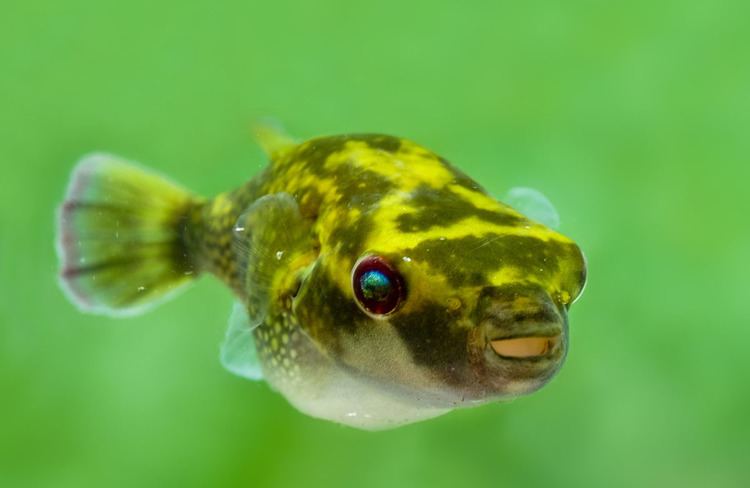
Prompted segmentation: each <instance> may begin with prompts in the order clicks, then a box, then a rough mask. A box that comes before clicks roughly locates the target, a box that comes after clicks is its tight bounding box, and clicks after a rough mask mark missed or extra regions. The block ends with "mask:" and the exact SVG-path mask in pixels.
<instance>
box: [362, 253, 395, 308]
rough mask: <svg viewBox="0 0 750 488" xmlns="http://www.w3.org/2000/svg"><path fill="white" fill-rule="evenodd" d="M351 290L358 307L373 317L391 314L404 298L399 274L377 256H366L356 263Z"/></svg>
mask: <svg viewBox="0 0 750 488" xmlns="http://www.w3.org/2000/svg"><path fill="white" fill-rule="evenodd" d="M352 288H353V289H354V296H355V297H357V302H359V305H360V306H361V307H362V308H363V309H364V310H365V311H367V312H369V313H371V314H373V315H387V314H389V313H391V312H393V311H394V310H396V308H398V306H399V304H400V303H401V301H402V300H403V299H404V297H405V296H406V288H405V287H404V280H403V278H402V277H401V275H400V274H399V272H398V271H396V270H395V269H394V268H393V267H392V266H391V265H390V264H388V262H386V261H385V260H384V259H383V258H381V257H379V256H366V257H364V258H362V259H360V260H359V262H357V264H356V265H355V266H354V271H353V272H352Z"/></svg>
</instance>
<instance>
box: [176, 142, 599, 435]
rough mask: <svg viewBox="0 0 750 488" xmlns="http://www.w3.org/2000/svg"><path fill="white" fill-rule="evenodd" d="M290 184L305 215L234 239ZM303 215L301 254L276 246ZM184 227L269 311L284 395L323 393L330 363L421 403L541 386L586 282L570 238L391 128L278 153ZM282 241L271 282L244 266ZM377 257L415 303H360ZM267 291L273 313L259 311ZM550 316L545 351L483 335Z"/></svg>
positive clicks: (201, 253)
mask: <svg viewBox="0 0 750 488" xmlns="http://www.w3.org/2000/svg"><path fill="white" fill-rule="evenodd" d="M280 193H286V194H288V195H291V197H293V201H295V202H296V204H297V205H298V211H296V212H294V211H293V209H292V210H288V211H286V212H287V213H286V214H285V215H286V216H287V217H289V218H284V217H283V216H282V218H277V219H276V220H279V221H278V222H269V223H268V224H267V225H265V226H264V227H263V229H264V230H263V231H262V232H261V233H263V232H264V233H266V234H267V235H258V234H257V233H256V234H255V235H254V239H255V241H253V242H252V243H249V244H248V242H246V241H247V239H248V236H249V235H251V234H252V232H253V229H247V232H245V233H239V234H238V232H237V231H236V230H235V226H236V224H237V222H238V219H240V217H241V215H242V214H243V212H245V211H246V209H247V208H248V207H249V206H251V205H252V204H253V202H255V201H256V200H257V199H258V198H259V197H261V196H264V195H274V194H280ZM260 214H261V215H262V212H261V213H260ZM295 218H298V219H299V221H298V222H300V223H301V224H299V225H298V226H297V227H301V228H303V229H304V232H303V233H299V232H298V233H296V234H298V235H297V236H296V237H294V238H293V239H294V242H296V244H294V245H292V246H291V247H292V248H294V249H288V248H289V247H290V246H289V245H288V244H285V245H286V247H287V248H282V247H283V246H282V247H279V246H277V241H278V239H279V236H280V235H282V234H283V232H284V231H283V229H285V228H286V227H285V225H287V223H288V222H290V221H292V222H296V221H295V220H294V219H295ZM290 219H291V220H290ZM274 229H276V230H274ZM184 235H185V241H186V242H187V247H188V252H189V254H190V255H191V256H192V259H193V261H194V262H195V263H196V266H197V269H198V271H206V272H210V273H212V274H214V275H216V276H217V277H219V278H220V279H221V280H222V281H224V282H225V283H226V284H227V285H228V286H229V287H231V288H232V290H234V292H235V294H236V295H237V296H238V297H239V298H240V299H241V300H242V301H243V302H244V303H246V304H247V306H248V308H249V309H250V315H251V317H258V318H259V319H260V320H262V321H263V323H262V324H261V325H260V326H259V327H258V328H257V329H255V340H256V346H257V348H258V351H259V353H260V355H261V359H262V365H263V370H264V374H265V375H266V377H267V378H268V379H269V381H270V382H271V384H272V385H274V386H275V387H276V388H278V389H280V390H281V391H282V392H283V393H285V394H286V395H287V396H288V397H289V396H294V394H295V393H294V392H295V391H296V389H300V388H302V389H304V388H307V389H308V390H311V389H315V388H317V387H320V388H323V386H320V385H321V384H322V383H320V382H322V381H325V375H326V374H329V373H330V368H335V369H336V371H337V372H338V373H339V374H344V375H348V377H349V378H353V379H355V381H360V382H364V383H366V384H368V385H370V387H371V388H372V389H373V390H375V391H387V392H389V393H388V394H390V395H393V396H394V398H398V399H399V401H402V400H403V401H405V402H407V403H409V402H410V403H412V404H414V405H416V407H415V408H420V407H421V406H426V407H429V408H437V409H449V408H452V407H454V406H459V405H462V404H465V403H467V402H468V403H476V402H480V401H484V400H488V399H493V398H501V397H505V396H509V395H514V394H519V393H525V392H528V391H533V390H534V389H536V388H538V387H540V386H541V385H542V384H544V383H545V382H546V381H547V380H548V379H549V378H550V377H551V376H552V375H553V374H554V373H555V372H556V371H557V370H558V369H559V367H560V365H561V364H562V360H563V358H564V355H565V352H566V347H567V340H566V337H567V336H566V334H565V332H566V329H567V314H566V312H567V309H568V307H569V305H570V304H571V303H572V301H573V300H574V299H575V298H576V297H577V296H578V295H579V293H580V292H581V290H582V287H583V284H584V281H585V264H584V260H583V256H582V254H581V252H580V250H579V249H578V247H577V246H576V245H575V244H574V243H573V242H572V241H570V240H569V239H567V238H566V237H564V236H562V235H560V234H558V233H556V232H554V231H552V230H550V229H548V228H546V227H544V226H542V225H539V224H537V223H534V222H532V221H529V220H527V219H526V218H525V217H524V216H522V215H520V214H519V213H517V212H516V211H514V210H513V209H511V208H510V207H507V206H505V205H503V204H501V203H499V202H497V201H496V200H494V199H493V198H491V197H490V196H488V195H487V193H486V192H485V191H484V190H483V189H482V188H481V187H480V186H479V185H478V184H477V183H475V182H474V181H473V180H471V179H470V178H469V177H467V176H466V175H464V174H463V173H461V172H460V171H458V170H457V169H455V168H454V167H453V166H451V165H450V164H449V163H447V162H446V161H445V160H443V159H442V158H440V157H438V156H437V155H435V154H434V153H432V152H430V151H428V150H426V149H424V148H422V147H420V146H418V145H416V144H415V143H413V142H410V141H407V140H404V139H399V138H395V137H390V136H383V135H348V136H336V137H327V138H320V139H314V140H311V141H308V142H305V143H302V144H300V145H296V146H289V147H286V148H282V149H279V150H278V151H276V152H275V153H274V154H272V161H271V164H270V165H269V166H268V167H267V168H266V170H265V171H264V172H263V173H261V174H260V175H258V176H257V177H256V178H254V179H253V180H252V181H250V182H249V183H247V184H246V185H244V186H243V187H241V188H239V189H238V190H235V191H232V192H229V193H225V194H222V195H219V196H217V197H216V198H214V199H213V200H209V201H205V202H198V203H196V204H195V205H194V206H193V207H192V209H191V210H190V212H189V213H188V216H187V218H186V221H185V226H184ZM287 241H289V238H288V236H287ZM243 242H244V244H243ZM274 246H276V247H274ZM277 247H278V249H277ZM277 250H282V251H285V252H288V253H290V254H293V256H291V257H289V258H287V257H285V258H284V261H283V263H279V264H280V265H279V266H277V267H273V266H270V267H268V269H269V270H270V271H268V272H264V273H262V275H261V276H258V275H257V273H256V274H253V270H252V269H249V268H248V263H249V262H257V260H258V259H267V260H268V262H271V260H272V257H273V255H274V253H275V251H277ZM365 254H376V255H379V256H382V257H384V258H386V259H387V260H389V262H391V263H392V264H393V265H395V266H396V267H397V268H398V269H399V271H400V273H401V274H402V275H403V276H404V279H405V281H406V286H407V288H408V295H407V298H406V300H405V301H404V303H403V305H402V306H401V307H400V308H399V310H397V311H396V312H395V313H394V314H393V315H390V316H388V317H387V318H386V319H378V318H373V317H371V316H369V315H368V314H366V313H365V312H363V311H362V310H361V309H360V308H359V307H358V306H357V304H356V302H355V299H354V296H353V292H352V288H351V270H352V266H353V265H354V263H355V262H356V261H357V259H359V258H360V257H361V256H363V255H365ZM249 256H250V257H249ZM249 260H250V261H249ZM253 260H255V261H253ZM248 271H249V273H248ZM253 287H255V289H253ZM261 288H265V290H264V291H262V293H265V294H266V296H267V300H266V299H265V298H264V299H263V300H260V302H259V303H261V306H263V308H265V310H255V309H254V308H258V305H257V303H256V302H258V300H253V296H254V294H256V293H259V289H261ZM549 324H557V326H558V327H561V328H562V329H564V330H561V331H560V332H562V333H563V341H562V342H561V343H560V344H559V345H558V346H557V349H556V350H555V351H553V354H551V355H550V356H549V357H546V358H544V359H540V360H527V361H523V360H521V361H508V360H500V359H498V358H497V357H495V355H494V353H493V352H492V351H491V349H490V348H489V347H488V345H487V343H488V340H490V339H492V338H494V337H495V336H497V337H500V336H501V337H514V336H516V335H517V336H523V335H529V334H534V333H541V332H544V330H542V329H544V327H548V326H549ZM537 329H538V330H537ZM316 385H318V386H316ZM310 395H313V396H314V394H313V393H310V394H308V397H305V398H303V399H299V398H297V399H296V400H295V399H294V398H293V399H292V401H293V403H296V404H297V405H298V406H300V404H301V403H305V402H306V401H308V400H309V401H312V400H310V398H312V397H310ZM317 415H318V416H322V415H320V413H319V412H318V413H317ZM403 420H404V421H405V420H407V419H403ZM393 421H394V422H398V421H399V419H398V418H395V419H393Z"/></svg>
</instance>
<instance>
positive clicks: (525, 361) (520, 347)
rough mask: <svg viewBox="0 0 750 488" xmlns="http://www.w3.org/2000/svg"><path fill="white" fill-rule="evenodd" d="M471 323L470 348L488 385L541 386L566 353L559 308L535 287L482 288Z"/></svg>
mask: <svg viewBox="0 0 750 488" xmlns="http://www.w3.org/2000/svg"><path fill="white" fill-rule="evenodd" d="M475 323H476V325H477V330H476V334H475V337H477V339H478V340H477V341H476V344H475V346H476V347H477V348H478V349H479V350H478V351H477V352H478V356H479V357H480V358H481V362H482V363H483V368H482V369H483V370H485V372H486V373H487V374H488V375H489V376H490V378H488V379H490V381H492V382H499V383H502V384H507V383H510V382H513V381H514V380H537V381H535V382H534V383H535V384H537V383H538V386H541V385H542V384H543V383H544V382H545V381H546V380H547V379H549V378H551V377H552V375H553V374H554V373H555V372H556V371H557V370H558V369H559V368H560V366H561V365H562V362H563V360H564V358H565V354H566V352H567V317H566V315H565V309H564V308H563V307H558V306H557V305H556V304H555V302H554V301H553V300H552V298H551V297H550V295H549V294H548V293H547V292H546V291H545V290H543V289H542V288H541V287H537V286H533V285H530V286H519V285H506V286H502V287H488V288H486V289H485V290H483V293H482V295H481V296H480V299H479V303H478V307H477V316H476V319H475ZM538 386H536V387H538Z"/></svg>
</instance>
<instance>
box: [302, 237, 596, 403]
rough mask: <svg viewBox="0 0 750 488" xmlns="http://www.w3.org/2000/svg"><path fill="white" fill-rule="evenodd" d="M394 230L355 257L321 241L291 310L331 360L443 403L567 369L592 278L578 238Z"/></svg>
mask: <svg viewBox="0 0 750 488" xmlns="http://www.w3.org/2000/svg"><path fill="white" fill-rule="evenodd" d="M393 241H394V242H393V244H392V245H390V246H382V247H379V248H377V247H363V249H361V250H360V252H359V253H358V254H357V255H356V256H354V257H349V258H341V257H339V256H336V255H335V253H330V254H329V255H326V253H325V252H323V253H322V254H321V256H320V257H319V259H318V261H317V262H316V264H315V266H314V267H313V268H312V269H311V271H310V274H309V276H308V277H307V279H306V282H305V283H304V285H303V286H302V287H301V289H300V293H299V294H298V296H297V297H296V299H295V308H294V313H295V314H296V316H297V319H298V321H299V323H300V325H301V328H302V329H303V330H304V331H305V332H306V333H307V334H308V335H309V336H310V338H311V339H312V341H313V342H314V343H315V344H316V345H317V347H318V348H319V349H320V350H321V351H323V352H324V354H325V355H326V356H327V357H329V358H331V361H332V362H335V363H336V364H337V365H338V366H339V367H340V368H342V369H343V370H346V371H348V372H349V373H350V374H351V375H352V376H353V377H355V378H359V379H360V380H361V381H363V382H369V383H371V384H373V385H376V387H378V388H382V389H384V390H388V391H390V392H392V393H394V394H396V395H399V396H401V397H403V398H407V399H408V400H409V401H416V402H421V403H424V404H429V405H431V406H435V407H440V408H453V407H456V406H461V405H466V404H476V403H482V402H486V401H491V400H495V399H500V398H508V397H513V396H517V395H522V394H525V393H530V392H532V391H534V390H536V389H538V388H540V387H541V386H543V385H544V384H545V383H546V382H547V381H549V379H550V378H552V377H553V375H554V374H555V373H556V372H557V371H558V370H559V369H560V367H561V366H562V364H563V361H564V359H565V356H566V353H567V348H568V319H567V312H568V308H569V306H570V305H571V304H572V303H573V301H574V300H575V299H576V298H577V297H578V296H579V295H580V293H581V291H582V289H583V285H584V282H585V261H584V258H583V254H582V253H581V251H580V249H579V248H578V246H577V245H575V244H574V243H573V242H572V241H570V240H568V239H567V238H565V237H563V236H561V235H559V234H557V233H555V232H554V231H551V230H549V229H546V228H544V229H542V226H540V225H539V224H529V225H528V228H524V227H522V228H520V229H515V230H514V231H513V232H512V233H509V234H501V233H497V234H493V233H489V234H485V235H480V236H463V237H459V238H441V237H436V238H434V239H425V240H422V241H420V242H419V243H418V244H417V245H414V246H409V247H408V248H404V247H403V246H401V245H400V244H399V243H398V242H397V241H398V239H393ZM394 248H396V249H394Z"/></svg>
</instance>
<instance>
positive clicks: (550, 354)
mask: <svg viewBox="0 0 750 488" xmlns="http://www.w3.org/2000/svg"><path fill="white" fill-rule="evenodd" d="M535 338H538V339H545V340H546V341H547V343H546V345H545V349H544V351H543V352H542V353H541V354H530V355H528V356H507V355H504V354H501V353H499V352H498V351H497V350H496V349H495V346H493V344H492V343H493V342H501V341H511V340H515V339H535ZM562 346H563V337H562V331H560V332H558V333H556V334H554V335H546V334H531V335H529V334H523V335H520V334H517V335H513V336H503V337H499V338H493V339H489V338H488V339H487V346H486V347H487V349H489V350H490V352H491V353H492V354H494V355H495V357H497V358H499V359H502V360H503V361H512V362H514V363H519V362H520V363H524V362H526V363H534V362H540V361H545V360H550V359H555V358H556V357H558V356H559V355H560V353H561V351H562Z"/></svg>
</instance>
